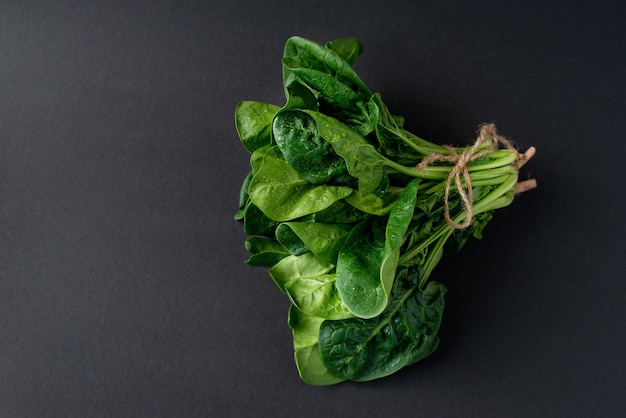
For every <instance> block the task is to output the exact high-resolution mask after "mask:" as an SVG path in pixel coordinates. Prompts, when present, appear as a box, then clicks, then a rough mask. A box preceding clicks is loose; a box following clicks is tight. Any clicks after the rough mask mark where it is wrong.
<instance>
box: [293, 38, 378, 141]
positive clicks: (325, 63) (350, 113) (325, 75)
mask: <svg viewBox="0 0 626 418" xmlns="http://www.w3.org/2000/svg"><path fill="white" fill-rule="evenodd" d="M340 52H341V54H339V53H337V52H335V51H334V50H333V49H330V48H326V47H324V46H322V45H319V44H317V43H315V42H313V41H310V40H308V39H304V38H301V37H297V36H295V37H292V38H289V39H288V40H287V42H286V44H285V50H284V54H283V84H284V86H285V94H286V96H287V99H288V103H298V102H300V103H303V104H305V106H304V107H306V108H308V109H312V110H321V111H323V112H324V113H329V114H333V115H335V116H336V117H337V118H338V119H340V120H342V121H344V122H348V123H349V124H350V125H351V126H354V127H355V129H357V130H358V131H359V132H360V133H361V134H362V135H366V134H367V133H369V132H371V131H372V127H371V125H370V123H369V117H368V116H367V108H366V107H367V101H368V100H369V98H370V96H371V95H372V93H371V92H370V90H369V88H368V87H367V86H366V85H365V83H363V81H362V80H361V79H360V78H359V76H358V75H357V74H356V73H355V72H354V70H353V69H352V66H351V63H350V62H349V61H347V60H346V59H344V57H343V56H342V55H344V54H345V53H346V52H345V50H343V47H342V48H341V49H340ZM303 87H306V88H303ZM294 95H295V96H298V97H300V98H301V100H300V101H298V100H294V99H293V98H291V97H290V96H294ZM307 96H308V97H307ZM313 97H314V98H315V99H316V101H317V106H316V107H311V106H310V104H311V102H312V101H313V100H312V98H313ZM307 104H308V106H307Z"/></svg>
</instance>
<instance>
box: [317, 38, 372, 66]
mask: <svg viewBox="0 0 626 418" xmlns="http://www.w3.org/2000/svg"><path fill="white" fill-rule="evenodd" d="M326 48H329V49H332V50H333V51H335V52H336V53H337V54H338V55H339V56H340V57H341V58H343V59H344V60H345V61H346V62H347V63H348V64H350V65H354V63H355V61H356V60H357V58H358V57H359V56H360V55H361V54H362V53H363V44H362V43H361V41H359V40H358V39H356V38H340V39H335V40H334V41H330V42H327V43H326Z"/></svg>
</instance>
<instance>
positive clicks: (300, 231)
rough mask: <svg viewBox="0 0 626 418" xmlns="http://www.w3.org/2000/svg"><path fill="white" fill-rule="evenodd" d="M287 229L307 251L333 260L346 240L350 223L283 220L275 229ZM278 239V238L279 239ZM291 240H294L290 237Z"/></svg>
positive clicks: (350, 227)
mask: <svg viewBox="0 0 626 418" xmlns="http://www.w3.org/2000/svg"><path fill="white" fill-rule="evenodd" d="M287 229H289V230H290V231H291V233H293V234H294V235H295V236H296V237H297V239H298V240H299V241H300V243H301V244H300V245H302V246H303V247H305V248H306V249H307V251H311V252H313V254H315V255H316V256H318V257H320V258H322V259H325V260H329V261H331V262H334V261H335V260H336V258H337V254H338V253H339V249H340V248H341V246H342V245H343V243H344V241H345V240H346V238H347V236H348V234H349V233H350V230H351V229H352V225H350V224H324V223H320V222H284V223H282V224H281V225H280V226H279V227H278V229H277V235H278V233H279V231H280V233H281V234H285V235H287V233H286V230H287ZM279 241H280V239H279ZM291 241H295V239H294V238H291Z"/></svg>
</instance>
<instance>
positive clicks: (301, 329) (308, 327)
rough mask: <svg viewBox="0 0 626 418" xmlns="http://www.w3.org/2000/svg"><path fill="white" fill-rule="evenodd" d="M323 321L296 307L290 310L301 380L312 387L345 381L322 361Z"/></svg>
mask: <svg viewBox="0 0 626 418" xmlns="http://www.w3.org/2000/svg"><path fill="white" fill-rule="evenodd" d="M322 321H323V319H321V318H315V317H310V316H307V315H305V314H303V313H302V312H300V311H299V310H298V309H297V308H296V307H295V306H293V305H292V306H291V307H290V308H289V319H288V322H289V326H290V328H291V330H292V334H293V346H294V360H295V363H296V367H297V368H298V374H299V375H300V378H301V379H302V380H303V381H304V382H306V383H308V384H311V385H316V386H325V385H334V384H336V383H340V382H343V381H344V380H345V379H342V378H340V377H337V376H334V375H333V374H331V373H330V372H329V371H328V369H327V368H326V366H325V365H324V361H323V360H322V356H321V354H320V351H319V347H318V344H317V336H318V332H319V328H320V325H321V323H322Z"/></svg>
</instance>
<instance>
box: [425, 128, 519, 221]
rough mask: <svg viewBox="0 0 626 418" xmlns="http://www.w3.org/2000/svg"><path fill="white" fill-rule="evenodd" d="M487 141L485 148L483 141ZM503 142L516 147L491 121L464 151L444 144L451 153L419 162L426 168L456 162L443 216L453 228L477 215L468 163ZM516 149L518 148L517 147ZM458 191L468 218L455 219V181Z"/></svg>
mask: <svg viewBox="0 0 626 418" xmlns="http://www.w3.org/2000/svg"><path fill="white" fill-rule="evenodd" d="M485 143H488V144H489V145H488V146H487V147H486V148H483V145H484V144H485ZM500 145H503V146H504V147H505V148H507V149H510V150H513V151H515V148H514V147H513V145H512V144H511V142H510V141H509V140H508V139H506V138H505V137H503V136H500V135H498V133H497V130H496V126H495V125H494V124H492V123H489V124H483V125H481V126H480V129H479V133H478V136H477V138H476V141H475V142H474V144H473V145H472V146H471V147H469V148H467V149H466V150H465V151H463V152H462V153H460V154H459V153H458V152H457V150H456V148H454V147H451V146H444V147H445V148H446V149H447V150H448V152H449V154H430V155H428V156H426V157H424V159H423V160H422V161H421V162H420V163H419V164H418V166H417V167H416V168H417V169H418V170H420V171H421V170H424V169H425V168H426V167H427V166H428V165H430V164H432V163H434V162H445V163H451V164H454V166H453V167H452V169H451V170H450V173H449V175H448V177H447V179H446V188H445V191H444V216H445V219H446V222H447V223H448V225H450V226H451V227H452V228H454V229H465V228H467V227H468V226H470V224H471V223H472V219H473V217H474V210H473V198H474V193H473V189H472V181H471V178H470V173H469V169H468V166H469V164H470V163H471V162H472V161H474V160H477V159H479V158H482V157H484V156H485V155H487V154H489V153H491V152H493V151H495V150H497V149H498V148H499V146H500ZM516 152H517V151H516ZM453 181H454V187H455V188H456V190H457V192H458V193H459V197H460V199H461V202H462V204H463V207H464V209H465V212H466V216H465V219H464V220H463V221H462V222H460V223H457V222H454V220H453V219H452V217H451V216H450V190H451V189H452V182H453Z"/></svg>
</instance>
